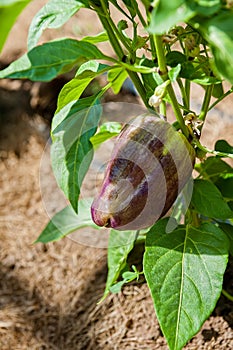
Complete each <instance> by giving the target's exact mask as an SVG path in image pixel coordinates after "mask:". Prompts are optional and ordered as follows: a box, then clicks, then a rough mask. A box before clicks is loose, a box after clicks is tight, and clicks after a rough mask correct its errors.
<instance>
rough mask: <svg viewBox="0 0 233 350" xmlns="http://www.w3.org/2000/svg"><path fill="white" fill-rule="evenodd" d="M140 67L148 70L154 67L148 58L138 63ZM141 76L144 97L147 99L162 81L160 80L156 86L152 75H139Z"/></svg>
mask: <svg viewBox="0 0 233 350" xmlns="http://www.w3.org/2000/svg"><path fill="white" fill-rule="evenodd" d="M140 65H142V66H146V67H149V68H153V67H155V63H154V61H152V60H149V59H148V58H144V59H142V60H141V62H140ZM141 76H142V80H143V84H144V86H145V89H146V95H147V97H148V98H149V97H150V96H151V95H153V93H154V91H155V88H156V87H157V86H158V85H160V84H161V83H162V82H163V79H162V82H161V83H159V84H158V82H157V81H156V79H155V76H154V74H153V73H150V74H141Z"/></svg>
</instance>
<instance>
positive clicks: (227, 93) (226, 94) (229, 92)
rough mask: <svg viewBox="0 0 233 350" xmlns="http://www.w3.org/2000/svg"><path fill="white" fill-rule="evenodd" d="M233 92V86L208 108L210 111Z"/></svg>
mask: <svg viewBox="0 0 233 350" xmlns="http://www.w3.org/2000/svg"><path fill="white" fill-rule="evenodd" d="M232 92H233V86H232V87H231V89H230V90H228V91H227V92H225V93H224V94H223V95H222V96H220V97H219V98H218V99H217V100H216V101H215V102H214V103H213V104H212V105H211V106H210V107H209V109H208V111H210V110H211V109H212V108H214V107H215V106H216V105H217V104H218V103H219V102H221V101H222V100H223V99H224V98H225V97H227V96H228V95H230V94H231V93H232Z"/></svg>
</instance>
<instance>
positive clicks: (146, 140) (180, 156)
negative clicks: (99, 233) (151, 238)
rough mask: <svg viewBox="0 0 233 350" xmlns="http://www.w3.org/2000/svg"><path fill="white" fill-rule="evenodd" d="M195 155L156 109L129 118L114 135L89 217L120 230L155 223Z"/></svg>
mask: <svg viewBox="0 0 233 350" xmlns="http://www.w3.org/2000/svg"><path fill="white" fill-rule="evenodd" d="M194 160H195V151H194V149H193V147H192V146H191V145H190V143H189V142H188V141H187V139H186V138H185V137H184V136H183V135H182V134H181V133H180V132H177V131H176V130H175V129H174V128H173V127H172V125H170V124H169V123H167V122H166V121H164V120H161V119H160V118H159V117H157V116H156V115H154V114H145V115H141V116H138V117H136V118H134V119H132V120H131V121H130V122H129V123H128V124H126V125H125V126H124V127H123V129H122V131H121V132H120V134H119V135H118V137H117V139H116V144H115V147H114V150H113V153H112V155H111V160H110V161H109V163H108V166H107V169H106V172H105V177H104V180H103V183H102V186H101V189H100V192H99V194H98V195H97V197H96V198H95V199H94V201H93V203H92V206H91V214H92V219H93V221H94V222H95V223H96V224H97V225H98V226H105V227H112V228H114V229H118V230H136V229H142V228H146V227H149V226H151V225H153V224H154V223H155V222H156V221H157V220H158V219H159V218H160V217H162V216H163V215H165V214H166V212H167V211H168V210H169V208H170V207H171V206H172V204H173V203H174V201H175V199H176V198H177V196H178V194H179V193H180V191H181V190H182V188H183V187H184V185H185V184H186V183H187V181H188V180H189V178H190V177H191V174H192V170H193V165H194Z"/></svg>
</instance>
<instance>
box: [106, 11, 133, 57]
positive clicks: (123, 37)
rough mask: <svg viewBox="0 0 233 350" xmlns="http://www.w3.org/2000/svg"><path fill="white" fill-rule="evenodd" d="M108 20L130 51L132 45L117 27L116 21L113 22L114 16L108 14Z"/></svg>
mask: <svg viewBox="0 0 233 350" xmlns="http://www.w3.org/2000/svg"><path fill="white" fill-rule="evenodd" d="M107 19H108V22H109V24H110V25H111V27H112V30H113V31H114V33H115V35H116V37H118V39H119V40H120V41H121V43H122V44H123V45H124V47H125V48H126V49H127V50H128V51H130V50H131V47H130V45H129V44H128V42H127V39H126V38H125V36H124V35H123V34H122V32H121V31H120V30H118V28H117V27H116V25H115V23H114V22H113V20H112V18H111V17H110V16H109V15H108V16H107Z"/></svg>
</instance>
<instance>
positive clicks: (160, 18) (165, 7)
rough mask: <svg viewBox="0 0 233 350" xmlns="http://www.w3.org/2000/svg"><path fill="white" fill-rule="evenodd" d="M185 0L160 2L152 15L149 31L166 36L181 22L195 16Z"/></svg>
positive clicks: (164, 0) (161, 0) (162, 0)
mask: <svg viewBox="0 0 233 350" xmlns="http://www.w3.org/2000/svg"><path fill="white" fill-rule="evenodd" d="M195 14H196V13H195V11H193V10H192V9H191V8H190V7H189V5H188V3H187V2H186V1H185V0H173V1H167V0H160V1H159V2H158V4H157V5H156V7H155V8H154V9H153V11H152V13H151V22H150V25H149V27H148V31H149V32H150V33H153V34H159V35H160V34H164V33H166V32H168V31H169V29H170V28H171V27H173V26H174V25H176V24H177V23H179V22H185V21H187V20H189V19H190V18H192V17H193V16H195Z"/></svg>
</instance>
